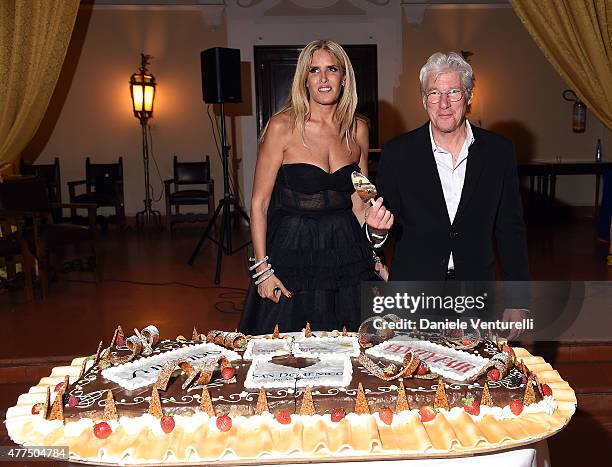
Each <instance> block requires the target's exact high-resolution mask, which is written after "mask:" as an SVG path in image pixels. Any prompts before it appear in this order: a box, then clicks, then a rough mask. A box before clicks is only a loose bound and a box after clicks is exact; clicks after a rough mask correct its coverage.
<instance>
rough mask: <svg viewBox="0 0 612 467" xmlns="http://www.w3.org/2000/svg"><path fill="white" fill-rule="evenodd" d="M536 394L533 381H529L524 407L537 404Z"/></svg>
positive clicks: (526, 387)
mask: <svg viewBox="0 0 612 467" xmlns="http://www.w3.org/2000/svg"><path fill="white" fill-rule="evenodd" d="M535 402H536V398H535V392H534V390H533V379H532V378H529V379H527V384H526V385H525V395H524V396H523V405H525V406H526V405H531V404H535Z"/></svg>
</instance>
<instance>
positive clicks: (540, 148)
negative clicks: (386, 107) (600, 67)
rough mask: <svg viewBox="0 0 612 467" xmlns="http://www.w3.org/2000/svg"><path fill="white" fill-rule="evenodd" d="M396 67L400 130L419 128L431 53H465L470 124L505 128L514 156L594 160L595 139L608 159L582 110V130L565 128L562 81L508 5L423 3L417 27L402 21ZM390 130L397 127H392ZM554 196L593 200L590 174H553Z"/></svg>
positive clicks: (567, 106)
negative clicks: (399, 67) (469, 69)
mask: <svg viewBox="0 0 612 467" xmlns="http://www.w3.org/2000/svg"><path fill="white" fill-rule="evenodd" d="M403 44H404V53H403V71H402V75H401V77H400V86H399V87H398V88H396V91H395V99H394V101H395V111H396V112H397V114H398V116H399V121H400V122H401V129H402V130H405V129H410V128H414V127H416V126H418V125H421V124H422V123H423V122H424V121H426V119H427V115H426V112H425V110H424V109H423V106H422V104H421V99H420V93H419V82H418V74H419V70H420V68H421V66H422V65H423V64H424V63H425V61H426V60H427V57H429V55H431V53H433V52H435V51H450V50H455V51H457V50H467V51H470V52H472V53H473V54H474V55H473V56H472V57H471V59H470V62H471V64H472V66H473V68H474V73H475V76H476V88H475V92H474V100H473V104H472V111H471V113H470V115H469V116H468V117H469V118H470V120H471V121H473V122H476V124H478V122H480V124H481V125H482V126H483V127H484V128H487V129H492V130H494V131H497V132H500V133H505V134H506V135H507V136H508V137H511V138H512V139H513V140H514V142H515V145H516V147H517V153H518V158H519V161H529V160H533V159H550V160H555V159H556V158H557V156H560V157H562V158H563V159H565V160H569V159H586V160H589V161H591V160H593V158H594V154H595V144H596V141H597V138H602V139H603V140H604V146H605V148H604V151H605V153H606V154H607V155H608V160H610V158H612V137H611V132H610V131H609V130H607V128H606V127H605V126H603V125H602V123H601V122H600V121H599V120H598V119H597V118H596V117H595V115H594V114H593V113H592V112H589V113H588V115H587V129H586V132H584V133H581V134H578V133H573V132H572V130H571V110H572V104H571V103H570V102H567V101H565V100H563V98H562V96H561V93H562V92H563V90H564V89H567V85H566V84H565V83H564V82H563V80H562V79H561V78H560V77H559V75H558V74H557V73H556V72H555V70H554V69H553V67H552V66H551V65H550V64H549V63H548V61H547V60H546V59H545V57H544V55H543V54H542V53H541V52H540V50H539V49H538V47H537V46H536V44H535V43H534V42H533V40H532V39H531V37H530V36H529V34H528V33H527V31H526V30H525V28H524V27H523V25H522V24H521V22H520V21H519V19H518V18H517V17H516V15H515V14H514V12H513V11H512V9H511V8H509V7H508V8H506V7H503V8H498V7H490V6H489V7H486V6H485V7H476V8H474V7H452V8H450V7H430V8H428V9H427V10H426V11H425V15H424V17H423V21H422V22H421V23H420V24H411V23H409V22H408V21H407V19H406V18H404V26H403ZM393 131H395V132H397V131H398V128H394V129H393ZM557 194H558V198H559V199H560V200H563V201H565V202H568V203H571V204H576V205H588V204H592V203H593V196H594V177H590V176H580V177H576V176H572V177H559V179H558V181H557Z"/></svg>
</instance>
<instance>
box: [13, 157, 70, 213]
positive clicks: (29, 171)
mask: <svg viewBox="0 0 612 467" xmlns="http://www.w3.org/2000/svg"><path fill="white" fill-rule="evenodd" d="M19 173H20V174H21V175H26V176H32V177H38V178H40V179H41V180H42V181H43V182H44V183H45V185H46V187H47V196H48V197H49V201H51V202H52V203H61V202H62V177H61V173H60V163H59V158H57V157H56V158H55V159H54V161H53V164H26V162H25V161H24V160H23V157H22V158H21V159H19ZM62 218H63V216H62V210H61V209H54V210H53V220H54V221H55V222H61V221H62Z"/></svg>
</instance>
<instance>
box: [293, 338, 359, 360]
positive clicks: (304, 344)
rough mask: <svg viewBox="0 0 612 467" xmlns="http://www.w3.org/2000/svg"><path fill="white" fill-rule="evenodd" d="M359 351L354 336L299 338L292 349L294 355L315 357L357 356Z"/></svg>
mask: <svg viewBox="0 0 612 467" xmlns="http://www.w3.org/2000/svg"><path fill="white" fill-rule="evenodd" d="M359 352H360V350H359V342H358V341H357V337H355V336H338V337H307V338H301V339H299V340H296V341H295V342H294V343H293V349H292V353H293V355H295V356H296V357H315V358H338V356H346V357H358V356H359Z"/></svg>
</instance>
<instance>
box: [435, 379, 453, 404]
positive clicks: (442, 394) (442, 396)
mask: <svg viewBox="0 0 612 467" xmlns="http://www.w3.org/2000/svg"><path fill="white" fill-rule="evenodd" d="M434 409H445V410H450V406H449V405H448V399H447V397H446V390H445V389H444V381H443V380H442V378H440V379H438V389H436V398H435V399H434Z"/></svg>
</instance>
